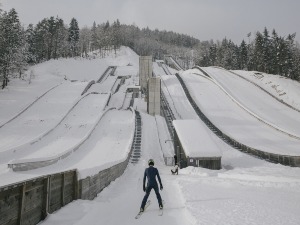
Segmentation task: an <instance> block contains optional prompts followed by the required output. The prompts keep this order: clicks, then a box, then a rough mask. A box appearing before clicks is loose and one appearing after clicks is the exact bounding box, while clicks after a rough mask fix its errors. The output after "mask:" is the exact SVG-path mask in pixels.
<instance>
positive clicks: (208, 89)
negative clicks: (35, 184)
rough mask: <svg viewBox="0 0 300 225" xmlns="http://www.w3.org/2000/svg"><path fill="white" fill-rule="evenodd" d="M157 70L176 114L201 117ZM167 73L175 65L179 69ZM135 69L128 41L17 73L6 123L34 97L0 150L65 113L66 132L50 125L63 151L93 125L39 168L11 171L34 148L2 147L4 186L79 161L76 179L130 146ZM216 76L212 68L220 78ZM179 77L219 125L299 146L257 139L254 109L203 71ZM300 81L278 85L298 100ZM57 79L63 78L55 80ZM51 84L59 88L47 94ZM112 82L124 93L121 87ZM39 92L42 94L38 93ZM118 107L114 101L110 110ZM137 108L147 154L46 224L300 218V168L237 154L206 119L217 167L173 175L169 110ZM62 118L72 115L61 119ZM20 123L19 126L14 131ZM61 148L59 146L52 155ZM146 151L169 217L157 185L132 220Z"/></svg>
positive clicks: (4, 110) (4, 112)
mask: <svg viewBox="0 0 300 225" xmlns="http://www.w3.org/2000/svg"><path fill="white" fill-rule="evenodd" d="M108 66H117V70H116V71H115V76H109V77H108V78H107V79H105V80H104V81H103V82H102V83H101V84H94V85H93V86H92V87H91V88H90V90H89V91H90V92H93V93H94V94H89V95H88V97H86V98H84V99H83V100H82V101H79V99H80V98H81V96H80V94H81V92H82V91H83V90H84V88H85V87H86V85H87V83H88V82H89V81H91V80H95V81H96V80H98V79H99V78H100V76H101V75H102V74H103V72H104V71H105V70H106V68H107V67H108ZM161 68H162V67H159V66H158V65H156V66H154V73H155V74H156V75H157V76H161V78H162V90H163V92H164V94H165V96H166V98H167V100H168V102H169V105H170V107H171V109H172V111H173V113H174V115H175V117H176V118H177V119H198V117H197V115H196V113H195V112H194V111H193V108H192V107H191V105H190V104H189V102H188V100H187V98H186V96H185V94H184V91H183V90H182V87H181V85H180V83H179V82H178V80H177V78H176V77H175V76H173V75H164V74H165V73H163V72H164V70H161ZM169 69H170V68H169ZM31 71H32V72H31ZM170 71H172V72H171V73H174V71H173V70H171V69H170ZM32 73H33V74H34V75H35V76H32V78H31V80H30V84H29V75H30V74H32ZM195 73H198V74H195ZM239 73H242V72H240V71H239ZM137 74H138V56H137V55H136V54H135V53H134V52H132V51H131V50H130V49H129V48H125V47H122V48H121V50H120V51H118V52H117V55H115V54H114V53H112V54H110V55H108V56H107V57H106V58H103V59H102V58H98V57H95V58H94V57H91V58H90V59H79V58H78V59H60V60H52V61H49V62H45V63H42V64H39V65H36V66H34V67H32V68H30V69H29V70H28V72H27V75H28V76H25V77H24V80H12V83H10V85H9V86H8V87H7V88H6V89H4V90H0V107H1V110H0V124H5V123H6V122H7V121H9V120H10V119H11V118H13V117H14V116H15V115H17V114H18V113H20V112H22V110H23V109H26V107H27V106H29V105H30V104H31V103H33V102H34V103H33V104H32V106H30V107H28V109H27V110H25V111H24V112H23V113H20V115H19V116H18V117H16V118H15V119H13V120H12V121H10V122H8V123H7V124H5V125H4V126H2V127H1V128H0V135H2V136H0V138H1V143H0V146H2V145H3V146H8V147H0V152H1V151H2V152H5V151H6V150H7V149H12V152H14V151H13V149H14V147H13V146H17V145H22V144H25V143H28V142H29V141H30V140H33V139H34V138H35V137H37V136H38V135H39V134H41V133H43V132H47V131H48V130H49V129H51V128H53V127H55V126H56V125H58V123H59V121H60V120H61V119H62V118H63V117H64V116H65V115H66V118H65V120H63V123H62V125H66V128H68V129H69V130H68V132H56V131H57V129H60V128H59V127H60V126H58V128H55V129H54V131H53V133H54V134H58V133H60V135H58V136H57V140H56V141H58V140H59V139H60V138H61V140H60V141H67V140H68V143H67V144H62V142H61V144H59V146H57V151H58V152H59V151H62V150H63V149H68V148H69V147H70V146H72V145H73V144H75V143H76V142H78V141H80V140H83V139H84V136H85V135H86V134H87V133H88V132H87V130H89V131H91V130H92V129H93V130H92V131H93V132H92V133H90V135H89V137H88V138H87V139H86V141H84V142H83V143H82V144H81V145H80V146H79V147H78V148H77V149H76V151H74V152H73V153H72V154H71V155H70V156H68V157H67V158H65V159H63V160H61V161H59V162H58V163H56V164H53V165H51V166H47V167H43V168H39V169H35V170H30V171H24V172H13V171H11V170H9V169H7V163H8V161H9V160H13V159H17V158H21V157H24V158H28V157H29V158H32V157H30V155H27V154H26V155H24V156H23V155H21V154H20V153H18V151H16V152H15V157H12V156H11V155H10V156H8V155H7V158H5V159H4V158H3V157H2V156H3V155H2V156H1V155H0V156H1V163H2V164H1V165H0V186H2V185H5V184H9V183H14V182H18V181H22V180H25V179H30V178H33V177H36V176H40V175H43V174H51V173H54V172H59V171H64V170H69V169H74V168H77V169H78V171H79V176H80V178H84V177H86V176H89V175H93V174H95V173H97V172H99V171H100V170H102V169H105V168H108V167H110V166H112V165H115V164H117V163H119V162H121V161H123V160H124V159H125V158H126V156H127V154H128V152H129V151H130V146H131V142H132V138H133V133H134V113H133V112H132V110H125V109H127V107H126V105H128V100H126V93H125V92H126V86H128V85H129V86H132V85H135V84H138V83H139V79H138V76H137ZM218 75H219V74H218V72H216V76H218ZM119 76H128V78H127V79H126V80H125V82H124V84H123V85H121V86H119V88H117V87H118V84H119V82H120V80H119V79H118V78H117V77H119ZM181 76H182V77H183V78H184V79H185V82H187V84H188V87H189V90H190V91H191V93H192V94H193V96H195V97H197V101H198V104H202V105H203V107H201V109H203V108H204V109H205V110H207V111H206V112H207V113H208V114H207V116H208V115H210V116H212V117H213V118H215V119H216V120H215V121H218V125H222V126H224V127H226V126H227V127H229V128H228V131H231V129H232V128H233V127H235V128H238V132H237V135H239V137H241V138H242V139H243V140H246V141H247V140H248V141H249V142H251V143H254V144H257V145H258V144H261V145H264V146H265V145H271V144H273V145H274V143H276V145H277V144H278V146H281V149H280V148H278V149H277V150H278V151H285V150H286V149H289V148H291V146H293V145H294V142H293V141H292V140H290V139H279V138H278V136H280V135H278V134H277V133H276V135H275V134H274V136H273V137H272V139H269V141H267V139H266V138H267V137H270V136H272V135H270V136H268V135H269V133H268V132H269V131H268V132H265V133H262V132H261V130H260V131H259V132H260V134H261V135H263V137H265V139H262V141H261V143H260V142H257V141H256V140H253V139H252V138H249V131H248V130H247V127H249V123H250V122H249V121H251V123H253V124H255V126H257V125H256V122H253V121H252V119H249V117H250V116H251V115H249V113H246V112H245V110H243V109H242V108H241V107H239V106H237V103H235V102H233V101H232V100H230V98H228V96H226V95H224V92H223V91H222V90H220V88H218V87H217V86H216V85H213V84H212V83H211V81H209V80H208V79H207V78H204V77H201V76H200V75H199V71H198V70H197V71H195V70H190V71H187V72H184V73H182V74H181ZM228 76H229V75H228ZM264 77H267V75H265V76H264ZM268 79H270V80H271V81H272V82H274V83H276V84H279V82H280V79H277V78H274V81H273V80H272V77H271V76H270V77H269V76H268ZM282 80H283V79H282ZM219 82H220V83H222V85H223V88H226V87H227V90H228V91H231V94H232V95H233V96H234V97H238V96H240V97H241V98H240V99H239V100H240V101H241V103H243V105H245V106H248V107H249V108H251V109H252V108H253V105H255V104H254V103H253V101H252V100H248V98H247V97H246V95H245V96H244V97H243V96H241V95H239V93H238V92H235V91H242V90H240V89H237V90H232V88H231V87H230V86H229V84H228V86H224V85H225V83H224V82H225V81H224V82H221V80H219ZM280 84H281V83H280ZM294 84H295V83H291V84H289V85H283V84H282V86H281V85H280V87H281V88H282V91H283V92H285V93H286V94H284V95H282V96H286V97H287V99H289V101H290V103H291V104H292V103H293V104H294V106H297V101H299V99H297V98H298V96H299V95H297V94H294V93H295V92H296V93H298V92H297V90H298V89H297V85H298V84H295V85H294ZM56 85H59V86H57V87H55V86H56ZM293 85H294V86H293ZM291 86H293V87H291ZM52 87H55V88H54V89H52V90H51V91H49V92H48V93H46V92H47V91H48V90H50V89H51V88H52ZM61 87H65V88H61ZM254 87H255V86H254V85H253V89H252V86H251V85H250V86H249V87H248V86H247V93H248V94H249V95H251V93H253V92H256V91H257V87H256V88H254ZM60 88H61V89H60ZM285 88H286V90H285ZM59 90H61V91H59ZM116 90H118V91H117V92H115V91H116ZM293 90H295V92H294V91H293ZM45 93H46V94H45ZM87 93H89V92H87ZM43 94H45V95H43ZM253 94H254V93H253ZM255 94H256V93H255ZM108 95H111V98H110V101H109V102H108V104H107V106H104V105H105V104H104V102H105V99H107V96H108ZM56 96H57V97H56ZM288 96H289V97H288ZM39 97H40V99H38V100H37V101H36V99H37V98H39ZM127 97H128V96H127ZM293 98H294V100H293ZM228 99H229V100H228ZM259 100H260V99H258V101H259ZM264 100H265V99H264ZM78 101H79V103H78V104H77V105H76V106H77V108H76V106H75V108H74V109H73V110H71V108H72V107H73V106H74V105H75V103H76V102H78ZM2 103H3V104H2ZM221 103H222V104H221ZM224 103H226V104H224ZM270 104H271V103H270ZM277 104H279V103H277ZM224 105H225V106H226V107H225V108H224V107H223V106H224ZM271 105H272V104H271ZM221 106H222V107H221ZM272 106H273V105H272ZM112 107H115V109H111V110H109V109H110V108H112ZM103 108H104V109H103ZM134 109H137V110H139V111H140V112H141V116H142V132H143V133H142V156H141V158H140V160H139V162H138V163H137V164H129V165H128V167H127V169H126V171H125V173H124V174H123V175H122V176H121V177H120V178H118V179H117V180H116V181H115V182H112V183H111V184H110V185H109V186H108V187H107V188H105V189H104V190H103V191H102V192H101V193H100V194H99V195H98V197H97V198H95V199H94V200H93V201H85V200H77V201H74V202H72V203H70V204H68V205H67V206H65V207H64V208H62V209H61V210H59V211H57V212H55V213H53V214H51V215H49V216H48V217H47V218H46V220H45V221H43V222H41V224H48V225H52V224H99V223H101V224H120V223H122V224H180V225H187V224H212V225H214V224H270V225H271V224H272V225H279V224H280V225H281V224H295V225H296V224H299V221H300V214H299V211H300V168H291V167H286V166H282V165H277V164H272V163H269V162H266V161H264V160H260V159H257V158H254V157H251V156H249V155H247V154H244V153H241V152H239V151H237V150H236V149H233V148H231V147H230V146H228V145H227V144H225V143H224V142H223V141H221V140H220V139H219V138H217V137H216V136H215V135H214V134H213V133H212V132H211V131H210V130H209V129H208V128H206V127H205V125H204V124H203V129H204V131H205V132H207V135H209V137H210V140H211V142H213V143H214V146H216V148H218V150H219V151H221V153H222V169H221V170H219V171H212V170H207V169H203V168H191V167H188V168H185V169H182V170H180V171H179V175H178V176H175V175H171V173H170V169H171V168H170V167H167V166H165V165H164V159H163V155H165V156H166V155H167V156H170V155H172V142H169V141H167V140H169V138H170V136H169V134H168V133H167V132H168V130H167V127H166V124H165V123H164V121H163V118H162V117H160V116H156V117H152V116H149V115H147V114H146V113H144V112H146V103H145V101H144V99H143V98H142V97H140V98H138V99H136V100H135V102H134ZM258 109H259V107H258ZM69 110H71V111H70V113H68V112H69ZM253 110H254V109H253ZM216 112H218V113H219V114H217V113H216ZM256 113H257V114H258V112H256ZM232 115H234V116H232ZM30 116H31V117H30ZM225 116H229V118H232V120H230V121H228V120H226V119H224V118H225ZM41 118H43V119H41ZM41 120H44V121H41ZM245 120H247V123H246V122H245ZM27 121H32V126H29V125H30V124H29V125H27V123H26V122H27ZM39 121H40V122H39ZM64 121H65V122H66V121H68V122H66V123H64ZM199 122H200V120H199ZM200 123H201V122H200ZM43 124H45V125H43ZM70 124H72V125H71V126H70ZM26 125H27V126H26ZM229 125H230V126H229ZM255 126H254V125H253V127H252V128H253V129H254V127H255ZM263 126H266V125H263ZM263 126H259V127H260V128H261V127H263ZM286 126H287V127H286V129H289V128H290V129H292V126H291V127H289V126H288V124H286ZM18 127H20V129H17V128H18ZM74 128H76V129H74ZM61 129H62V128H61ZM255 129H257V128H255ZM263 129H265V128H263ZM270 129H271V128H270ZM26 130H27V131H28V134H27V132H25V131H26ZM84 130H85V131H84ZM250 130H251V129H250ZM25 134H26V135H28V136H25ZM50 134H51V132H50V133H49V135H50ZM69 134H72V135H69ZM68 135H69V136H68ZM282 135H284V134H282ZM23 136H24V138H25V137H26V140H23V141H22V140H21V138H20V137H23ZM50 136H51V135H50ZM50 136H48V135H46V136H45V138H42V139H41V140H40V143H43V142H44V144H43V146H44V147H46V146H48V144H49V146H50V145H52V143H55V142H52V141H50V139H49V137H50ZM67 137H68V138H67ZM274 137H276V138H274ZM54 139H55V138H53V140H54ZM4 140H5V142H4ZM47 140H49V141H47ZM5 143H6V144H5ZM56 143H58V142H56ZM36 144H39V142H37V143H36ZM9 146H10V147H9ZM33 146H34V145H33ZM298 146H299V145H298ZM58 147H59V148H58ZM60 147H61V148H60ZM200 147H201V146H200ZM295 148H296V147H295ZM43 149H44V148H43V147H42V148H37V149H36V150H34V151H33V152H32V154H35V152H39V154H40V155H39V157H44V156H45V155H44V154H42V151H43ZM57 151H56V150H55V152H56V153H57ZM295 151H296V150H295ZM298 152H299V150H298ZM12 155H14V154H12ZM149 158H153V159H154V161H155V166H157V168H158V169H159V172H160V175H161V178H162V182H163V185H164V190H163V191H162V192H161V195H162V198H163V199H164V201H165V207H164V215H163V216H162V217H160V216H158V204H157V201H156V197H155V194H154V193H151V195H150V199H151V201H152V203H151V205H150V206H149V208H148V209H147V211H146V212H145V213H144V214H143V215H142V217H141V218H140V219H139V220H135V219H134V217H135V215H136V214H137V212H138V211H139V207H140V204H141V201H142V198H143V195H144V193H143V191H142V177H143V172H144V169H145V168H146V167H147V161H148V159H149Z"/></svg>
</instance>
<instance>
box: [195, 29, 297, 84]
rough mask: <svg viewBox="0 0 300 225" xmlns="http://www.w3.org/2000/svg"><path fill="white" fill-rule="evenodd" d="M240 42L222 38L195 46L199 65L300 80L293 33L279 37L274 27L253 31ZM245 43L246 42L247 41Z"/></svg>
mask: <svg viewBox="0 0 300 225" xmlns="http://www.w3.org/2000/svg"><path fill="white" fill-rule="evenodd" d="M247 36H248V41H245V40H243V41H242V42H241V44H240V45H236V44H234V43H233V42H232V41H231V40H228V39H226V38H224V39H223V40H222V41H221V42H219V41H217V42H214V41H210V42H208V41H206V42H201V44H200V45H199V46H198V53H199V54H198V56H197V58H196V59H195V60H196V61H197V64H198V65H201V66H220V67H224V68H226V69H232V70H249V71H251V70H255V71H260V72H265V73H270V74H279V75H282V76H285V77H288V78H291V79H293V80H300V48H299V44H298V43H297V42H296V41H295V36H296V34H288V35H287V36H286V37H281V36H279V35H278V34H277V32H276V31H275V29H273V31H272V34H270V33H269V31H268V29H267V28H265V29H264V30H263V32H256V33H255V35H254V39H253V40H251V33H249V34H248V35H247ZM247 42H248V43H247Z"/></svg>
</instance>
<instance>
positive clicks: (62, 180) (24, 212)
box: [0, 170, 78, 225]
mask: <svg viewBox="0 0 300 225" xmlns="http://www.w3.org/2000/svg"><path fill="white" fill-rule="evenodd" d="M77 184H78V182H77V172H76V170H71V171H66V172H63V173H57V174H52V175H48V176H43V177H38V178H35V179H31V180H27V181H23V182H21V183H16V184H11V185H8V186H5V187H0V224H1V225H13V224H22V225H33V224H37V223H39V222H40V221H41V220H43V219H45V218H46V216H47V214H48V213H52V212H54V211H56V210H58V209H60V208H61V207H63V206H64V205H66V204H68V203H69V202H71V201H73V200H75V199H77V193H78V192H77V190H78V185H77Z"/></svg>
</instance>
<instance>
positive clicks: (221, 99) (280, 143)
mask: <svg viewBox="0 0 300 225" xmlns="http://www.w3.org/2000/svg"><path fill="white" fill-rule="evenodd" d="M196 73H198V74H196ZM181 77H182V79H183V80H184V82H185V84H186V86H187V88H188V90H189V92H190V94H191V96H192V97H193V99H194V101H195V102H196V103H197V105H198V107H199V108H200V109H201V110H202V112H203V113H204V114H205V115H206V116H207V117H208V118H209V120H210V121H212V122H213V123H214V124H215V125H216V126H217V127H218V128H219V129H220V130H222V131H223V132H224V133H226V134H227V135H229V136H231V137H232V138H234V139H235V140H237V141H238V142H240V143H243V144H245V145H247V146H250V147H252V148H255V149H259V150H261V151H264V152H268V153H274V154H279V155H289V156H300V150H299V146H300V140H298V139H295V138H292V137H289V136H288V135H286V134H284V133H281V132H278V131H277V130H276V129H274V128H272V127H270V126H269V125H267V124H265V123H263V122H261V121H259V120H258V119H257V118H255V117H254V116H252V115H250V114H249V113H248V112H247V111H246V110H245V109H243V108H242V107H241V106H240V105H239V104H237V102H235V101H233V100H232V98H230V97H229V95H228V93H225V92H224V90H223V89H221V88H220V87H219V86H218V85H217V84H216V83H215V82H214V80H212V79H211V78H209V77H207V76H205V75H201V74H199V71H198V70H191V71H187V72H184V73H183V74H182V75H181ZM252 90H253V92H255V91H256V89H255V88H254V89H252ZM245 102H247V100H246V99H245ZM245 102H244V104H245V105H248V104H247V103H245Z"/></svg>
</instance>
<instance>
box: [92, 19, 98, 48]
mask: <svg viewBox="0 0 300 225" xmlns="http://www.w3.org/2000/svg"><path fill="white" fill-rule="evenodd" d="M98 46H99V45H98V36H97V27H96V22H95V21H94V23H93V26H92V30H91V51H94V50H96V49H97V48H98Z"/></svg>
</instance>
